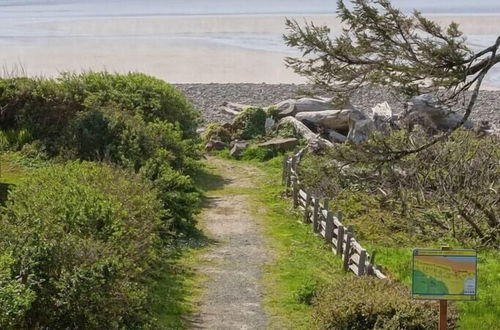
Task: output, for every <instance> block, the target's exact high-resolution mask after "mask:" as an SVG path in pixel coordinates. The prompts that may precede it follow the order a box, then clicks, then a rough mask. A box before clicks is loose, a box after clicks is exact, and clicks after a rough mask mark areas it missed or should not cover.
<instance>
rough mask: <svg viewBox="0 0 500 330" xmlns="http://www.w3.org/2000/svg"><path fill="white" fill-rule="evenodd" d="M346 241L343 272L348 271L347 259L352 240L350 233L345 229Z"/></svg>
mask: <svg viewBox="0 0 500 330" xmlns="http://www.w3.org/2000/svg"><path fill="white" fill-rule="evenodd" d="M346 236H347V237H346V241H345V249H344V271H348V270H349V259H350V257H351V238H352V233H351V232H350V231H349V229H347V235H346Z"/></svg>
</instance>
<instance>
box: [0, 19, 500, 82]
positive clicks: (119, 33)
mask: <svg viewBox="0 0 500 330" xmlns="http://www.w3.org/2000/svg"><path fill="white" fill-rule="evenodd" d="M293 18H295V19H297V20H299V21H300V20H307V21H311V20H312V21H314V22H315V23H317V24H328V25H329V26H330V27H332V30H333V31H336V30H338V29H339V28H340V27H341V25H340V22H339V21H338V19H336V18H335V17H334V16H328V15H324V16H307V17H301V16H295V17H293ZM432 18H433V19H434V20H436V21H438V22H439V23H440V24H446V23H449V22H451V21H452V20H453V21H456V22H458V23H459V24H460V26H461V28H462V30H463V31H464V32H465V33H466V34H467V35H468V36H469V41H470V43H471V45H472V46H474V45H475V44H478V43H479V44H481V43H488V40H489V39H491V40H492V41H494V39H495V37H496V35H498V32H500V31H499V29H498V27H499V26H500V16H486V15H476V16H474V15H467V16H436V15H434V16H432ZM284 20H285V16H278V15H268V16H265V15H263V16H256V15H254V16H250V15H247V16H242V15H226V16H224V15H223V16H183V17H173V16H167V17H154V16H152V17H117V18H113V17H103V18H92V19H84V18H82V19H74V20H58V21H55V22H50V21H47V22H35V23H30V24H23V25H22V26H21V27H20V28H21V32H22V33H21V35H19V36H16V37H9V36H6V35H3V36H1V37H0V46H1V47H2V52H0V65H1V66H2V67H3V69H4V72H13V71H14V72H15V71H16V70H17V71H19V68H22V71H23V72H25V73H27V74H28V75H31V76H38V75H43V76H55V75H57V74H59V73H60V72H61V71H74V72H80V71H84V70H107V71H111V72H129V71H141V72H145V73H148V74H151V75H154V76H157V77H159V78H162V79H165V80H167V81H170V82H173V83H211V82H213V83H242V82H246V83H262V82H265V83H271V84H277V83H304V82H305V80H304V79H303V78H302V77H300V76H298V75H296V74H295V73H293V72H292V71H291V70H289V69H287V68H286V67H285V65H284V62H283V60H284V58H285V57H286V56H294V55H297V54H298V53H297V52H296V51H295V50H293V49H288V48H287V47H286V46H285V45H284V44H283V41H282V38H281V36H282V34H283V33H284V32H285V25H284ZM478 46H482V45H478ZM491 75H492V76H493V75H494V76H495V77H497V76H499V74H498V72H492V73H491ZM498 78H500V77H498ZM498 80H499V81H500V79H498ZM494 81H495V80H494V79H493V80H489V81H487V82H486V85H495V83H494ZM499 86H500V83H499Z"/></svg>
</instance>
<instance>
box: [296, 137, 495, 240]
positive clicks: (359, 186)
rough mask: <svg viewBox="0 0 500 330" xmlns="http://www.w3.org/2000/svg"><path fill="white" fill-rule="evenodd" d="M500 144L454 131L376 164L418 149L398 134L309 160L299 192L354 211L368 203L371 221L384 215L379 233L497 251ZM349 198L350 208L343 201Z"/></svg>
mask: <svg viewBox="0 0 500 330" xmlns="http://www.w3.org/2000/svg"><path fill="white" fill-rule="evenodd" d="M425 138H426V137H425V136H424V135H422V136H421V139H425ZM499 142H500V141H499V139H498V137H497V136H481V135H480V134H478V133H475V132H470V131H457V132H455V133H454V134H453V135H452V136H451V137H450V138H449V139H448V140H446V141H443V142H442V143H440V144H439V145H434V146H432V147H430V148H429V149H428V150H426V152H421V153H418V154H414V155H410V156H408V157H405V158H403V159H400V160H395V161H392V162H381V161H380V159H378V157H379V156H380V157H384V155H383V154H384V153H385V151H386V150H388V149H391V148H392V149H401V148H406V147H407V146H408V144H410V143H419V141H414V140H413V139H408V136H407V135H406V133H405V132H404V131H399V132H394V133H392V135H390V136H377V135H375V136H373V137H372V139H370V140H369V141H367V142H366V143H364V144H360V145H355V144H346V145H343V146H339V147H337V148H335V149H334V150H332V151H330V152H328V153H327V154H325V155H323V156H320V157H317V156H311V158H310V159H309V160H306V161H305V163H304V164H303V166H301V169H300V171H301V175H302V178H303V182H304V184H305V185H307V186H310V187H313V188H314V189H315V190H316V193H317V194H320V195H324V196H327V197H331V198H335V199H336V200H337V202H338V203H339V204H344V205H347V206H349V207H351V208H352V206H353V205H356V203H355V200H362V203H365V204H366V205H368V204H367V203H369V206H370V207H369V209H370V213H371V214H374V212H375V210H380V212H381V213H382V212H385V213H386V214H389V215H390V216H389V217H387V219H386V220H387V221H388V222H387V223H383V225H384V226H387V225H389V224H391V223H392V225H391V226H392V228H393V229H394V228H397V230H395V231H406V233H407V234H411V235H413V236H415V235H416V236H420V237H422V238H425V237H427V239H430V240H434V239H438V238H439V237H441V238H443V237H448V238H453V239H457V240H459V241H460V242H462V243H465V244H466V245H470V246H480V245H489V246H496V247H498V246H499V245H500V244H499V235H500V223H499V222H498V218H499V216H500V215H499V214H498V210H499V208H498V206H499V202H500V197H499V193H498V191H499V189H500V186H499V184H500V166H499V163H498V159H500V143H499ZM381 150H384V152H381ZM355 195H357V196H358V197H354V196H355ZM346 198H347V200H348V201H349V202H348V203H344V202H343V201H342V199H346ZM353 198H354V199H353ZM366 205H365V206H366ZM396 219H399V220H398V221H396V222H393V221H392V220H396ZM389 220H390V221H389ZM382 221H383V220H382ZM398 223H399V224H398Z"/></svg>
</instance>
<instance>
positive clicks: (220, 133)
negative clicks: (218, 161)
mask: <svg viewBox="0 0 500 330" xmlns="http://www.w3.org/2000/svg"><path fill="white" fill-rule="evenodd" d="M203 140H204V141H205V142H208V141H210V140H217V141H222V142H226V143H229V142H231V132H229V130H228V129H227V128H225V127H224V126H222V124H220V123H210V124H208V126H207V129H206V130H205V132H203Z"/></svg>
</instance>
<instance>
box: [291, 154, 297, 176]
mask: <svg viewBox="0 0 500 330" xmlns="http://www.w3.org/2000/svg"><path fill="white" fill-rule="evenodd" d="M297 160H298V159H297V156H293V157H292V170H293V171H294V172H297ZM295 174H297V173H295Z"/></svg>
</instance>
